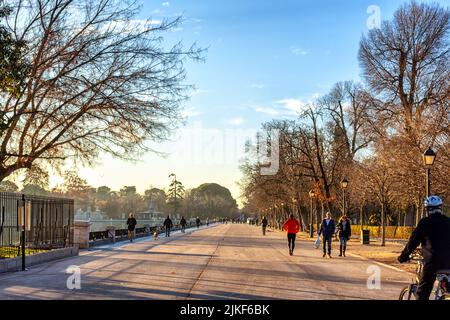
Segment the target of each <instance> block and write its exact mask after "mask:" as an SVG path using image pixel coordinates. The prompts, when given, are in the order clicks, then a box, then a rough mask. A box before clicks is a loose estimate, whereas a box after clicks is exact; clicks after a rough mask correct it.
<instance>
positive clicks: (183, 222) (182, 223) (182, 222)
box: [180, 218, 187, 226]
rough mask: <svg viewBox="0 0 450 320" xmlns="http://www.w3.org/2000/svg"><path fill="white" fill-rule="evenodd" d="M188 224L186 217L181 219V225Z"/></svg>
mask: <svg viewBox="0 0 450 320" xmlns="http://www.w3.org/2000/svg"><path fill="white" fill-rule="evenodd" d="M186 224H187V223H186V219H184V218H182V219H181V220H180V225H182V226H185V225H186Z"/></svg>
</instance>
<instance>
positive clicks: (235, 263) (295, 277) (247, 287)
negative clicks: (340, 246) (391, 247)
mask: <svg viewBox="0 0 450 320" xmlns="http://www.w3.org/2000/svg"><path fill="white" fill-rule="evenodd" d="M349 250H351V248H350V249H349ZM71 265H76V266H79V267H80V268H81V289H80V290H69V289H67V286H66V281H67V278H68V277H69V275H70V274H66V269H67V268H68V267H69V266H71ZM371 265H375V266H378V267H379V268H380V270H381V289H380V290H376V289H375V290H373V289H372V290H370V289H368V288H367V279H368V277H369V274H368V273H367V269H368V267H370V266H371ZM409 281H410V275H409V274H407V273H405V272H401V271H398V270H394V269H391V268H387V267H383V266H380V265H377V264H373V263H372V262H371V261H370V260H369V261H368V260H363V259H360V258H358V257H351V256H348V257H347V258H339V257H334V258H332V259H324V258H322V255H321V252H320V250H315V249H313V244H312V241H311V240H309V239H308V240H300V241H298V242H297V246H296V251H295V254H294V256H292V257H291V256H289V254H288V249H287V242H286V240H285V235H284V234H282V233H280V232H269V233H268V234H267V235H266V236H265V237H263V236H262V235H261V232H260V229H259V228H257V227H254V226H248V225H242V224H226V225H222V224H220V225H216V226H212V227H209V228H203V229H200V230H194V231H192V232H188V233H186V234H180V233H177V234H173V235H172V236H171V237H170V238H164V237H160V238H159V239H158V240H156V241H155V240H152V239H148V238H147V239H141V240H139V241H137V242H135V243H126V244H120V245H117V244H116V245H114V246H104V247H101V248H96V249H91V250H90V251H84V252H81V253H80V255H79V256H77V257H72V258H67V259H64V260H59V261H55V262H51V263H46V264H42V265H39V266H35V267H32V268H31V269H30V270H29V271H26V272H16V273H7V274H1V275H0V299H321V300H322V299H397V297H398V294H399V293H400V291H401V289H402V287H404V286H405V285H406V284H407V283H408V282H409Z"/></svg>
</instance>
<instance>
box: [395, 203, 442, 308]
mask: <svg viewBox="0 0 450 320" xmlns="http://www.w3.org/2000/svg"><path fill="white" fill-rule="evenodd" d="M442 205H443V202H442V199H441V198H440V197H438V196H430V197H428V198H427V199H426V200H425V204H424V207H425V209H426V210H427V213H428V217H425V218H423V219H422V220H420V221H419V223H418V225H417V227H416V229H415V230H414V231H413V232H412V234H411V237H410V238H409V241H408V243H407V244H406V246H405V248H404V249H403V251H402V253H401V254H400V256H399V257H398V261H399V262H400V263H404V262H407V261H408V260H409V257H410V255H411V253H413V251H414V250H415V249H416V248H417V247H418V246H419V244H420V245H421V251H422V256H423V259H424V262H423V270H422V274H421V275H420V279H419V286H418V288H417V298H418V299H419V300H428V299H429V298H430V294H431V291H432V290H433V285H434V282H435V281H436V273H437V272H438V271H439V270H449V269H450V218H448V217H446V216H445V215H444V214H443V212H442Z"/></svg>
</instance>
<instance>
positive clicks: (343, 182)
mask: <svg viewBox="0 0 450 320" xmlns="http://www.w3.org/2000/svg"><path fill="white" fill-rule="evenodd" d="M347 187H348V180H347V179H346V178H344V179H342V181H341V189H342V214H343V215H345V189H347Z"/></svg>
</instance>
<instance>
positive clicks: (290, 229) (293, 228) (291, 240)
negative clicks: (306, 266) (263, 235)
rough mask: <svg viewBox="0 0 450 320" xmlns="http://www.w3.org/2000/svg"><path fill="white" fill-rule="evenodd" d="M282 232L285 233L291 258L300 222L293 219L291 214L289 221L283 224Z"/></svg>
mask: <svg viewBox="0 0 450 320" xmlns="http://www.w3.org/2000/svg"><path fill="white" fill-rule="evenodd" d="M283 230H285V231H287V237H288V246H289V255H291V256H292V255H293V254H294V247H295V237H296V236H297V233H298V232H299V231H300V222H298V220H296V219H294V215H293V214H291V217H290V219H288V220H286V222H285V223H284V224H283Z"/></svg>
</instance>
